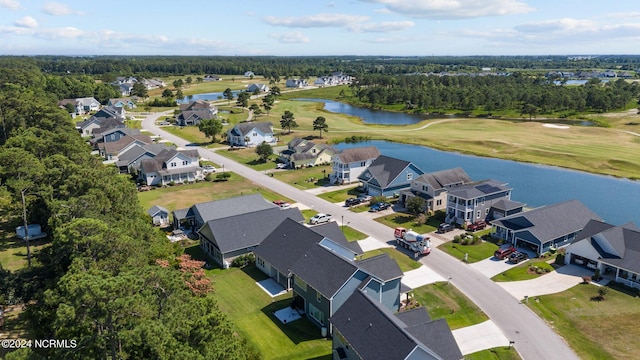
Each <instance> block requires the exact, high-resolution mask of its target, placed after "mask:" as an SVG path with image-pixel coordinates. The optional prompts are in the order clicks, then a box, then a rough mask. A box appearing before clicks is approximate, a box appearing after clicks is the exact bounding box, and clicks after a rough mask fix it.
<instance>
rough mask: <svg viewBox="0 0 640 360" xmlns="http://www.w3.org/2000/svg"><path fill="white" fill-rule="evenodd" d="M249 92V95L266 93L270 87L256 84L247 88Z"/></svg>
mask: <svg viewBox="0 0 640 360" xmlns="http://www.w3.org/2000/svg"><path fill="white" fill-rule="evenodd" d="M247 92H249V93H266V92H269V85H266V84H258V83H254V84H251V85H249V86H247Z"/></svg>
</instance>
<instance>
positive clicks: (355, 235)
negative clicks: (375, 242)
mask: <svg viewBox="0 0 640 360" xmlns="http://www.w3.org/2000/svg"><path fill="white" fill-rule="evenodd" d="M341 228H342V233H343V234H344V237H346V238H347V241H358V240H363V239H366V238H367V234H364V233H361V232H360V231H358V230H356V229H354V228H352V227H351V226H342V227H341Z"/></svg>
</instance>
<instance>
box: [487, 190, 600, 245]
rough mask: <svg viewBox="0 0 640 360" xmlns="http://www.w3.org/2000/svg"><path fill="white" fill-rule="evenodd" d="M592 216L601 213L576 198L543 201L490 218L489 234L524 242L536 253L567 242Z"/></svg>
mask: <svg viewBox="0 0 640 360" xmlns="http://www.w3.org/2000/svg"><path fill="white" fill-rule="evenodd" d="M591 220H598V221H602V219H601V218H600V216H598V215H597V214H596V213H594V212H593V211H591V210H590V209H589V208H588V207H586V206H585V205H584V204H582V203H581V202H580V201H578V200H570V201H565V202H561V203H557V204H553V205H545V206H541V207H539V208H535V209H533V210H529V211H524V212H521V213H517V214H514V215H510V216H505V217H503V218H500V219H497V220H492V221H491V222H490V223H491V226H492V229H491V234H492V236H493V237H495V238H498V239H503V240H505V241H506V242H508V243H510V244H513V245H514V246H526V247H529V248H531V249H532V250H533V251H535V253H536V254H537V255H541V254H543V253H545V252H547V251H549V250H550V249H552V248H553V249H557V248H559V247H564V246H567V245H569V244H570V243H571V242H573V241H574V240H575V239H576V234H578V232H580V230H582V229H583V228H584V227H585V226H586V225H587V224H588V223H589V222H590V221H591Z"/></svg>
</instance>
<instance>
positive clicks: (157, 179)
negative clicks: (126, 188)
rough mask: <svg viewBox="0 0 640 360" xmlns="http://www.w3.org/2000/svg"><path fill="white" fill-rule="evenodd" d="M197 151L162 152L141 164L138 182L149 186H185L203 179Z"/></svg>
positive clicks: (168, 150) (171, 150)
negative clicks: (184, 184)
mask: <svg viewBox="0 0 640 360" xmlns="http://www.w3.org/2000/svg"><path fill="white" fill-rule="evenodd" d="M199 161H200V156H199V154H198V151H197V150H180V151H179V150H176V149H166V150H162V151H161V152H160V153H158V154H157V155H156V156H155V157H153V158H151V159H144V160H142V161H141V162H140V171H139V172H138V181H141V182H143V183H145V184H147V185H149V186H166V185H169V184H183V183H190V182H195V181H196V180H200V179H202V169H201V168H200V165H199Z"/></svg>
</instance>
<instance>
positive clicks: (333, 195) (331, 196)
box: [318, 184, 359, 203]
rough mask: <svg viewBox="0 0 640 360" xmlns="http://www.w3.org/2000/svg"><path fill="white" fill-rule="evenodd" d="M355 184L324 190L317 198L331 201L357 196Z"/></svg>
mask: <svg viewBox="0 0 640 360" xmlns="http://www.w3.org/2000/svg"><path fill="white" fill-rule="evenodd" d="M356 187H358V185H357V184H354V185H353V187H352V188H350V189H342V190H337V191H331V192H326V193H322V194H320V195H318V197H319V198H321V199H325V200H327V201H329V202H332V203H337V202H341V201H345V200H347V199H348V198H350V197H357V196H358V195H359V193H358V192H357V191H356Z"/></svg>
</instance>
